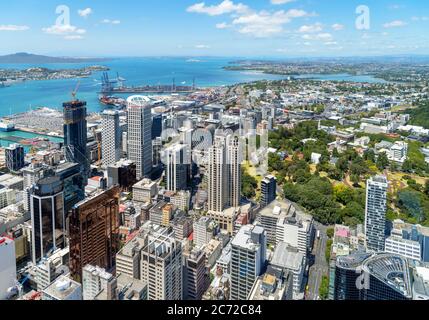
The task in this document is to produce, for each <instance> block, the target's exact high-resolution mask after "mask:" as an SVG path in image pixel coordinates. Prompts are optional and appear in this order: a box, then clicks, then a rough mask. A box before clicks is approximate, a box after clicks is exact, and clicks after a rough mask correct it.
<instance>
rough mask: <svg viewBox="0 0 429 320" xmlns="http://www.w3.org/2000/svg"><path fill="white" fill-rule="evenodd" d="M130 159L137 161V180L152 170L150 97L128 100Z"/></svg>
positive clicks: (136, 97) (137, 97) (135, 97)
mask: <svg viewBox="0 0 429 320" xmlns="http://www.w3.org/2000/svg"><path fill="white" fill-rule="evenodd" d="M127 103H128V110H127V124H128V133H127V139H128V152H127V153H128V159H130V160H131V161H133V162H135V163H136V167H137V180H141V179H142V178H144V177H145V176H148V175H149V174H150V173H151V171H152V114H151V104H150V99H149V98H148V97H145V96H132V97H129V98H128V100H127Z"/></svg>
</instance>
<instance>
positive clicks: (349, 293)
mask: <svg viewBox="0 0 429 320" xmlns="http://www.w3.org/2000/svg"><path fill="white" fill-rule="evenodd" d="M370 256H371V255H370V254H367V253H356V254H352V255H348V256H339V257H337V261H336V264H335V280H334V283H335V284H334V300H359V298H360V288H359V287H358V286H357V285H356V283H357V280H358V277H360V276H361V266H362V263H363V262H364V261H365V260H366V259H368V258H369V257H370Z"/></svg>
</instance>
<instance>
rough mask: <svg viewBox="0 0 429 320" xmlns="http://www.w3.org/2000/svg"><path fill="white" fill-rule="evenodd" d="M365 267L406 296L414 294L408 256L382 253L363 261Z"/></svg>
mask: <svg viewBox="0 0 429 320" xmlns="http://www.w3.org/2000/svg"><path fill="white" fill-rule="evenodd" d="M363 269H364V270H365V271H367V272H369V273H370V274H371V275H373V276H374V277H376V278H377V279H379V280H380V281H382V282H384V283H385V284H386V285H388V286H389V287H391V288H392V289H394V290H396V291H398V292H400V293H401V294H402V295H404V296H406V297H411V296H412V288H411V277H410V270H409V267H408V261H407V259H406V258H404V257H402V256H399V255H394V254H388V253H381V254H376V255H374V256H372V257H370V258H369V259H367V260H366V261H365V262H364V263H363Z"/></svg>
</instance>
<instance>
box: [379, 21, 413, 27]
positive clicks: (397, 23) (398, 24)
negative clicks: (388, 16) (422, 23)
mask: <svg viewBox="0 0 429 320" xmlns="http://www.w3.org/2000/svg"><path fill="white" fill-rule="evenodd" d="M406 25H407V23H406V22H404V21H402V20H394V21H391V22H388V23H385V24H383V27H384V28H397V27H404V26H406Z"/></svg>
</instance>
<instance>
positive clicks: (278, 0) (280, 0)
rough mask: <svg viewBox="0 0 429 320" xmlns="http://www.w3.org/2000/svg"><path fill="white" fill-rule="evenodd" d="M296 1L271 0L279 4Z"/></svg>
mask: <svg viewBox="0 0 429 320" xmlns="http://www.w3.org/2000/svg"><path fill="white" fill-rule="evenodd" d="M295 1H296V0H271V3H272V4H274V5H279V4H286V3H291V2H295Z"/></svg>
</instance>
